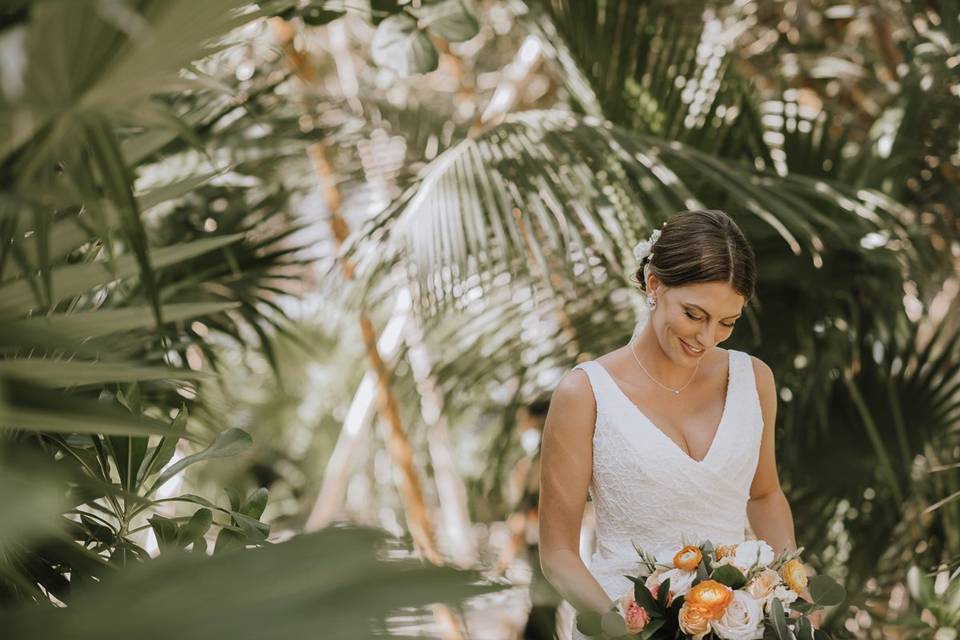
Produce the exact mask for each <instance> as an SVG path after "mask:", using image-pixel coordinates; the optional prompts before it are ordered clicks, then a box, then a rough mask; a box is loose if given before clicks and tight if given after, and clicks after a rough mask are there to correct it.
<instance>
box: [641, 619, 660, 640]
mask: <svg viewBox="0 0 960 640" xmlns="http://www.w3.org/2000/svg"><path fill="white" fill-rule="evenodd" d="M666 623H667V619H666V618H654V619H653V620H651V621H650V622H648V623H647V626H645V627H644V628H643V631H641V632H640V638H641V640H649V638H652V637H653V636H654V635H655V634H656V633H657V631H659V630H660V628H661V627H662V626H663V625H665V624H666Z"/></svg>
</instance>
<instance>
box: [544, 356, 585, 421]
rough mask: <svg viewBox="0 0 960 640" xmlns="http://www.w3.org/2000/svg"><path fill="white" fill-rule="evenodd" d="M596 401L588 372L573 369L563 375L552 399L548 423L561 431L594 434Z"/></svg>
mask: <svg viewBox="0 0 960 640" xmlns="http://www.w3.org/2000/svg"><path fill="white" fill-rule="evenodd" d="M596 410H597V408H596V399H595V397H594V394H593V387H592V386H591V384H590V378H589V376H588V375H587V372H586V371H584V370H583V369H582V368H572V369H570V370H569V371H567V372H566V373H565V374H563V377H562V378H560V381H559V382H558V383H557V386H556V388H554V390H553V395H552V396H551V398H550V409H549V411H548V413H547V422H548V423H549V424H553V425H555V426H554V428H555V429H558V430H561V431H571V430H573V431H580V432H584V431H589V432H590V433H592V432H593V425H594V423H595V422H596Z"/></svg>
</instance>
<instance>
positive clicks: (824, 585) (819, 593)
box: [807, 573, 932, 607]
mask: <svg viewBox="0 0 960 640" xmlns="http://www.w3.org/2000/svg"><path fill="white" fill-rule="evenodd" d="M931 584H932V582H931ZM807 588H808V589H809V591H810V597H811V598H813V602H814V603H815V604H818V605H820V606H822V607H832V606H835V605H838V604H840V603H841V602H843V600H844V598H846V597H847V592H846V589H844V588H843V587H842V586H841V585H840V583H838V582H837V581H836V580H834V579H833V578H831V577H830V576H828V575H825V574H822V573H821V574H819V575H815V576H813V577H812V578H811V579H810V583H809V584H808V585H807Z"/></svg>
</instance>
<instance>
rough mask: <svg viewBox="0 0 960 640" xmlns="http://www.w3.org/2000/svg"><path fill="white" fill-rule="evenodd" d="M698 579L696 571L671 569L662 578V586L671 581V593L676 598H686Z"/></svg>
mask: <svg viewBox="0 0 960 640" xmlns="http://www.w3.org/2000/svg"><path fill="white" fill-rule="evenodd" d="M696 577H697V572H696V571H684V570H683V569H670V570H669V571H666V572H664V574H663V575H662V576H660V584H663V583H664V582H666V581H667V579H668V578H669V579H670V591H671V592H672V593H673V595H674V597H676V596H685V595H687V592H688V591H690V588H691V587H693V581H694V580H695V579H696Z"/></svg>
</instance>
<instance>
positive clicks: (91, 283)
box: [0, 233, 243, 314]
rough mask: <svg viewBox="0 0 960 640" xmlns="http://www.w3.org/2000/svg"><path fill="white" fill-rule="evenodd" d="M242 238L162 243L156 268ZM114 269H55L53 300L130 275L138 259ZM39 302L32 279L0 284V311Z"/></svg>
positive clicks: (98, 265) (121, 261)
mask: <svg viewBox="0 0 960 640" xmlns="http://www.w3.org/2000/svg"><path fill="white" fill-rule="evenodd" d="M242 238H243V234H240V233H237V234H232V235H226V236H217V237H215V238H204V239H202V240H194V241H193V242H187V243H183V244H178V245H173V246H170V247H162V248H159V249H154V250H152V251H151V262H152V264H153V267H154V268H155V269H159V268H162V267H166V266H169V265H172V264H176V263H178V262H183V261H185V260H189V259H190V258H193V257H195V256H198V255H202V254H204V253H207V252H208V251H213V250H215V249H219V248H221V247H225V246H227V245H229V244H232V243H234V242H237V241H238V240H241V239H242ZM114 267H115V269H114V270H111V269H110V268H109V266H108V265H107V264H106V263H103V262H92V263H88V264H80V265H71V266H67V267H60V268H58V269H54V270H53V273H52V274H51V277H52V280H53V300H54V301H55V302H57V301H60V300H62V299H63V298H65V297H67V296H71V295H76V294H78V293H83V292H86V291H88V290H89V289H92V288H94V287H96V286H101V285H105V284H109V283H111V282H114V281H116V280H118V279H123V278H130V277H133V276H135V275H137V273H138V268H137V262H136V259H135V258H134V257H133V256H129V255H125V256H119V257H118V258H117V259H116V261H115V263H114ZM35 306H36V299H35V296H34V293H33V290H32V289H31V287H30V284H29V282H27V281H25V280H15V281H13V282H9V283H6V284H4V285H2V286H0V314H3V313H8V314H15V313H26V312H27V311H29V310H30V309H32V308H34V307H35Z"/></svg>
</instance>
